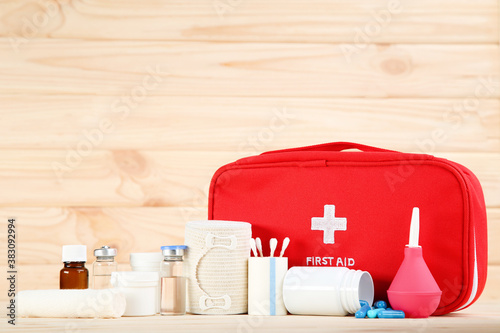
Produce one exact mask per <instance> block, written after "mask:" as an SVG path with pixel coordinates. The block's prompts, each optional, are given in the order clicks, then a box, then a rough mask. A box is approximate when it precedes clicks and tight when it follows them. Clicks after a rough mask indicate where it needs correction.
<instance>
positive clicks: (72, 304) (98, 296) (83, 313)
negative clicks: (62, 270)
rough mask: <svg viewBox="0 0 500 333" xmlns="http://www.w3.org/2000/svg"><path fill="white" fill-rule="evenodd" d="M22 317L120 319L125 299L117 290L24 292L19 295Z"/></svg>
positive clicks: (19, 311) (19, 308) (19, 312)
mask: <svg viewBox="0 0 500 333" xmlns="http://www.w3.org/2000/svg"><path fill="white" fill-rule="evenodd" d="M17 304H18V315H19V317H40V318H117V317H121V316H122V315H123V313H124V312H125V305H126V301H125V296H124V295H123V294H122V293H120V292H118V290H116V289H52V290H24V291H20V292H19V293H18V294H17Z"/></svg>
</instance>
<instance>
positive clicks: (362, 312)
mask: <svg viewBox="0 0 500 333" xmlns="http://www.w3.org/2000/svg"><path fill="white" fill-rule="evenodd" d="M369 310H371V307H370V306H369V305H368V303H366V304H365V305H363V306H362V307H361V309H359V310H358V311H356V313H355V314H354V316H355V317H356V318H364V317H366V313H367V312H368V311H369Z"/></svg>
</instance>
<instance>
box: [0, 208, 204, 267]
mask: <svg viewBox="0 0 500 333" xmlns="http://www.w3.org/2000/svg"><path fill="white" fill-rule="evenodd" d="M9 216H10V217H15V218H16V226H17V238H18V242H17V249H18V257H17V262H18V264H20V265H23V264H40V265H43V264H59V263H60V261H61V246H62V245H66V244H85V245H87V258H89V262H92V261H93V260H90V259H91V258H94V252H93V251H94V249H96V248H100V247H101V246H102V245H109V246H112V247H114V248H116V249H117V250H118V256H117V257H116V260H117V261H118V262H122V263H123V262H128V261H129V254H130V253H133V252H159V251H160V247H161V246H163V245H168V244H184V226H185V224H186V222H188V221H196V220H206V218H207V208H206V207H141V208H129V207H123V208H122V207H105V208H97V207H88V208H72V207H63V208H56V207H54V208H36V207H35V208H3V209H0V219H1V221H2V223H1V224H0V225H1V226H2V227H3V229H2V230H6V229H7V228H6V225H5V223H6V222H5V221H7V218H8V217H9ZM5 248H6V247H5ZM1 251H6V250H5V249H3V248H2V249H1ZM0 253H2V252H0Z"/></svg>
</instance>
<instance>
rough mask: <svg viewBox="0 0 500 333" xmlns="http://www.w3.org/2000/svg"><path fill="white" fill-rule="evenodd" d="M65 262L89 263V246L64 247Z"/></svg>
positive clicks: (63, 256)
mask: <svg viewBox="0 0 500 333" xmlns="http://www.w3.org/2000/svg"><path fill="white" fill-rule="evenodd" d="M62 261H63V262H82V261H83V262H86V261H87V246H86V245H63V247H62Z"/></svg>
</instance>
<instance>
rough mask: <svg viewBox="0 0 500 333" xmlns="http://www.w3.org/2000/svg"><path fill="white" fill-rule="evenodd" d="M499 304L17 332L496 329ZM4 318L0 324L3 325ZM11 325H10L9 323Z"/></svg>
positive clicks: (97, 323)
mask: <svg viewBox="0 0 500 333" xmlns="http://www.w3.org/2000/svg"><path fill="white" fill-rule="evenodd" d="M499 313H500V306H499V305H498V303H495V302H492V301H485V302H481V303H477V304H474V305H473V306H471V307H470V308H468V309H465V310H464V311H460V312H458V313H454V314H451V315H447V316H438V317H430V318H428V319H425V320H422V319H405V320H391V319H377V320H359V319H356V318H354V316H346V317H337V316H292V315H288V316H260V317H255V316H247V315H232V316H217V315H211V316H198V315H186V316H150V317H122V318H118V319H77V320H75V319H57V318H21V319H19V321H18V324H19V325H18V326H16V328H15V332H68V331H71V332H74V331H78V332H80V331H91V332H116V331H120V332H138V331H147V332H165V331H168V332H186V331H188V332H191V331H200V330H201V329H202V330H203V331H204V332H208V333H211V332H217V333H219V332H276V331H286V332H304V331H307V332H331V328H332V327H335V332H353V331H356V332H362V331H363V332H364V331H370V332H407V331H411V332H413V331H417V332H419V331H425V332H450V331H452V332H466V333H469V332H472V331H474V332H478V331H480V332H495V333H496V332H498V327H499V326H500V316H499ZM7 327H8V326H7V324H6V321H2V322H0V329H5V328H7ZM10 329H12V328H10Z"/></svg>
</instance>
